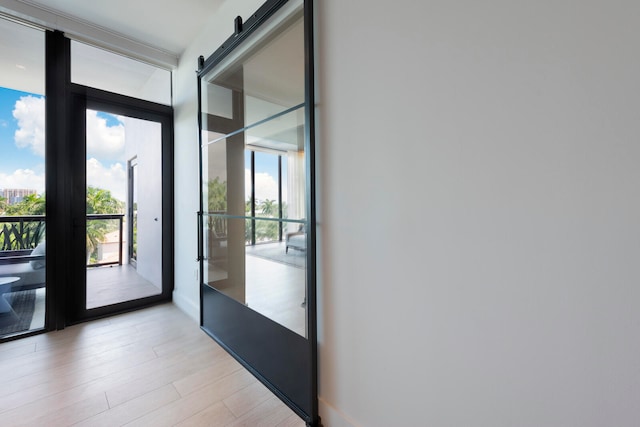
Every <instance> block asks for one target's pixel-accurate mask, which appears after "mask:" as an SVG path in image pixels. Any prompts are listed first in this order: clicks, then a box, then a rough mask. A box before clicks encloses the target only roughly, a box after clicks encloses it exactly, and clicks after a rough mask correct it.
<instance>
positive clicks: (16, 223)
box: [0, 214, 124, 267]
mask: <svg viewBox="0 0 640 427" xmlns="http://www.w3.org/2000/svg"><path fill="white" fill-rule="evenodd" d="M110 220H117V221H118V225H117V227H116V228H115V229H118V231H119V234H118V236H119V237H118V241H117V244H118V259H117V260H115V261H107V262H90V261H89V260H88V262H87V267H99V266H104V265H122V254H123V247H124V245H123V241H124V234H123V232H124V230H123V228H124V227H123V221H124V214H94V215H87V224H89V222H91V221H102V222H103V223H104V222H106V221H110ZM88 228H89V227H88ZM104 229H106V230H108V229H109V227H105V228H104ZM104 229H103V231H104ZM45 230H46V220H45V216H44V215H20V216H18V215H16V216H0V257H2V258H5V257H7V258H9V257H11V258H15V261H16V262H25V261H21V259H22V258H24V259H25V260H32V259H34V258H33V257H29V256H28V255H29V254H30V253H31V251H32V250H33V249H34V248H35V247H36V246H37V245H38V243H40V242H41V241H43V240H44V239H45ZM98 243H99V244H101V245H104V244H106V243H109V242H102V241H100V240H98ZM111 243H116V242H111ZM87 258H89V257H87ZM6 261H9V260H8V259H7V260H6Z"/></svg>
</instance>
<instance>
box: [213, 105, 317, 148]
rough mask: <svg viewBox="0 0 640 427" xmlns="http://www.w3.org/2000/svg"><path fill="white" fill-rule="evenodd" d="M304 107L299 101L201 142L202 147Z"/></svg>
mask: <svg viewBox="0 0 640 427" xmlns="http://www.w3.org/2000/svg"><path fill="white" fill-rule="evenodd" d="M304 107H305V103H304V102H303V103H301V104H298V105H294V106H293V107H290V108H287V109H286V110H284V111H280V112H279V113H276V114H274V115H272V116H269V117H266V118H264V119H262V120H258V121H257V122H255V123H252V124H250V125H248V126H245V127H243V128H240V129H238V130H234V131H233V132H230V133H227V134H225V135H222V136H221V137H219V138H216V139H213V140H211V141H207V142H205V143H203V144H202V147H206V146H207V145H211V144H214V143H216V142H219V141H222V140H224V139H227V138H230V137H232V136H234V135H237V134H239V133H242V132H245V131H247V130H249V129H252V128H254V127H256V126H260V125H262V124H265V123H267V122H270V121H271V120H274V119H277V118H279V117H282V116H285V115H287V114H289V113H293V112H294V111H296V110H299V109H301V108H304ZM203 130H206V129H203Z"/></svg>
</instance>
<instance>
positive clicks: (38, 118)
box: [0, 88, 127, 201]
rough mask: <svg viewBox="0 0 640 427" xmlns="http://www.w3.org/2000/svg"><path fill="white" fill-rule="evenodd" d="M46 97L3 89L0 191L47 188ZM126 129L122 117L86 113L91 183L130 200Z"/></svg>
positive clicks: (1, 96)
mask: <svg viewBox="0 0 640 427" xmlns="http://www.w3.org/2000/svg"><path fill="white" fill-rule="evenodd" d="M44 129H45V114H44V97H43V96H39V95H34V94H29V93H25V92H19V91H15V90H11V89H6V88H0V189H4V188H25V189H34V190H36V191H37V192H38V193H40V194H41V193H43V192H44V186H45V168H44V155H45V149H44V147H45V145H44V141H45V136H44ZM124 144H125V130H124V125H123V124H122V122H121V120H120V119H119V118H118V117H117V116H113V115H110V114H106V113H98V112H96V111H87V183H88V184H89V185H93V186H96V187H100V188H104V189H107V190H109V191H111V193H112V194H113V196H114V197H116V198H118V199H120V200H123V201H124V200H125V197H126V183H127V172H126V167H125V159H124V156H125V149H124V148H125V146H124Z"/></svg>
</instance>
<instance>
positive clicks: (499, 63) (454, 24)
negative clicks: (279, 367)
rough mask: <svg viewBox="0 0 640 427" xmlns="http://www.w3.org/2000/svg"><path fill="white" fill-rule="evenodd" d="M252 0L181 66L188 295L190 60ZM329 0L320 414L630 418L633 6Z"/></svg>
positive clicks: (224, 14)
mask: <svg viewBox="0 0 640 427" xmlns="http://www.w3.org/2000/svg"><path fill="white" fill-rule="evenodd" d="M260 3H261V2H260V1H242V2H240V1H233V2H226V3H225V4H224V5H223V7H221V9H220V11H219V12H220V14H219V15H217V17H216V18H215V19H213V20H212V21H211V23H210V31H209V32H208V33H207V34H206V35H205V36H203V37H201V38H200V39H198V40H197V41H196V42H195V43H194V45H193V46H192V48H190V49H189V51H188V52H187V53H186V54H185V56H184V57H183V58H182V60H181V65H180V68H179V70H178V72H177V73H176V76H175V88H176V101H177V104H176V119H177V123H176V242H177V243H176V259H177V264H176V292H175V296H176V302H177V303H178V304H179V305H180V306H181V307H183V308H184V307H186V308H187V309H189V310H193V307H197V298H198V287H197V280H196V278H195V277H194V274H193V272H194V270H195V269H196V262H195V255H196V254H195V249H196V241H195V239H196V236H195V229H196V225H195V211H196V210H197V191H196V190H195V189H196V188H197V167H196V165H197V144H196V141H197V131H196V116H195V115H196V98H195V97H196V93H195V74H194V72H193V71H194V69H195V66H196V63H195V58H196V57H197V55H199V54H204V55H205V56H206V55H208V54H209V53H210V52H211V51H212V49H213V48H214V47H217V45H218V44H220V42H221V41H222V40H223V39H224V38H225V37H226V36H227V35H228V34H230V32H231V31H232V19H233V17H234V16H235V15H242V16H245V17H246V16H247V14H248V13H249V12H251V11H252V10H253V9H255V8H257V6H259V4H260ZM316 3H317V6H318V9H319V11H318V12H319V28H318V36H319V40H318V42H319V52H318V62H319V74H318V77H319V88H320V96H319V117H320V126H319V127H320V129H319V133H320V135H319V141H318V143H319V158H318V169H319V186H320V188H319V189H320V194H319V209H320V212H319V224H318V229H319V232H320V236H319V237H320V248H319V249H320V251H321V254H320V259H319V267H320V269H321V271H320V282H319V286H320V288H321V315H320V316H321V318H320V324H321V331H320V370H321V372H320V395H321V415H322V417H323V421H324V425H325V426H329V427H334V426H343V425H344V426H348V425H364V426H391V425H392V426H514V425H517V426H603V425H616V426H631V425H636V424H637V420H638V419H640V405H638V402H640V387H638V385H639V384H640V340H638V328H639V326H640V311H639V310H638V307H637V306H638V303H639V302H640V291H639V289H640V288H639V286H638V282H639V279H640V268H639V266H640V262H638V258H639V257H640V224H639V223H640V197H639V196H640V185H639V184H640V168H638V163H639V161H640V143H639V142H638V135H640V132H639V131H640V129H639V128H640V120H639V119H640V117H638V115H639V112H640V105H638V104H639V102H640V101H639V100H640V96H639V95H640V93H639V92H640V90H639V89H640V88H639V83H638V76H639V75H640V73H639V71H640V56H639V55H638V52H639V51H640V37H638V30H637V28H638V23H639V22H638V16H640V4H636V3H631V2H622V1H615V0H613V1H612V0H609V1H604V0H599V1H595V0H589V1H584V2H579V3H578V2H573V1H566V0H555V1H551V0H541V1H537V2H507V1H498V0H487V1H484V2H476V1H471V0H466V1H464V0H462V1H457V2H451V1H425V2H415V1H408V0H399V1H398V2H394V3H393V7H391V6H390V4H389V2H382V1H373V2H372V1H364V0H352V1H349V2H345V1H341V0H323V1H317V2H316ZM189 188H192V189H194V190H193V191H188V190H187V189H189Z"/></svg>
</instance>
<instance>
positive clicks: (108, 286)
mask: <svg viewBox="0 0 640 427" xmlns="http://www.w3.org/2000/svg"><path fill="white" fill-rule="evenodd" d="M160 293H161V289H160V288H159V287H157V286H155V285H154V284H152V283H151V282H149V281H148V280H146V279H145V278H144V277H142V276H140V275H139V274H138V272H137V271H136V269H135V268H133V267H132V266H131V265H129V264H126V265H114V266H108V267H93V268H88V269H87V308H88V309H90V308H96V307H103V306H105V305H110V304H116V303H119V302H124V301H131V300H134V299H139V298H144V297H148V296H152V295H159V294H160Z"/></svg>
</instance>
